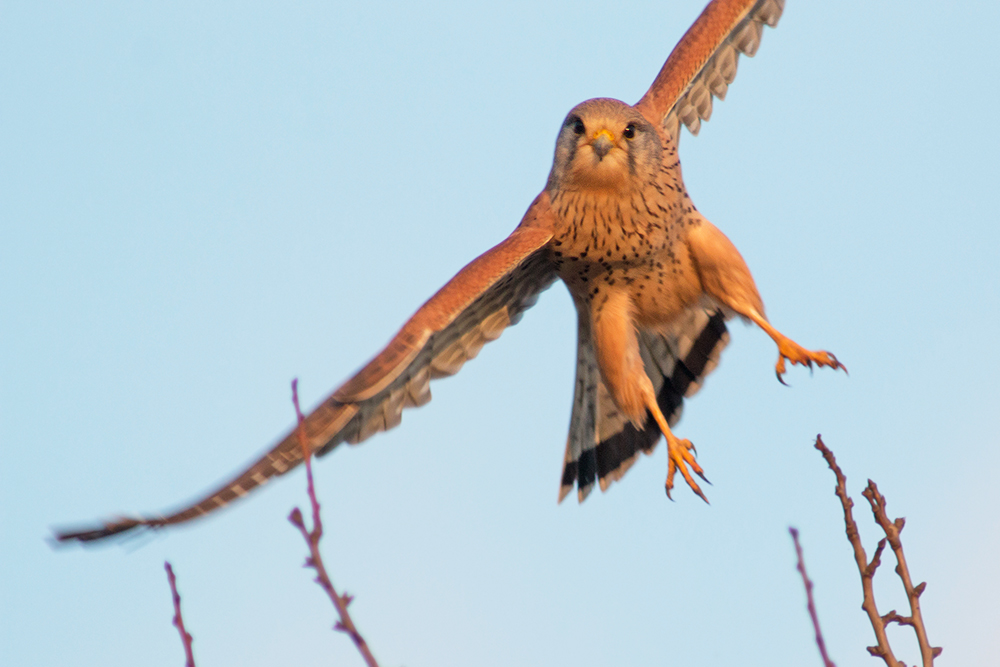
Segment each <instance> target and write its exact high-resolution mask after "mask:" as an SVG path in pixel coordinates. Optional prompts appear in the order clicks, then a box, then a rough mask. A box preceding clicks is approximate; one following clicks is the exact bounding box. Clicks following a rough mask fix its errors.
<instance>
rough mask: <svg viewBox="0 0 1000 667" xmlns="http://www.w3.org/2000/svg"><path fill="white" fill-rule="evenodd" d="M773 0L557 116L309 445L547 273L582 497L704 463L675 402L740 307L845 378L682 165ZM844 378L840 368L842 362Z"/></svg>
mask: <svg viewBox="0 0 1000 667" xmlns="http://www.w3.org/2000/svg"><path fill="white" fill-rule="evenodd" d="M783 8H784V0H712V2H710V3H709V4H708V6H707V7H706V8H705V10H704V11H703V12H702V13H701V15H700V16H699V17H698V19H697V20H696V21H695V22H694V24H693V25H692V26H691V28H690V29H689V30H688V31H687V33H686V34H685V35H684V37H683V38H682V39H681V41H680V42H679V43H678V44H677V46H676V47H675V48H674V50H673V52H672V53H671V54H670V57H669V58H668V59H667V61H666V63H665V64H664V65H663V67H662V69H661V70H660V72H659V74H658V75H657V76H656V79H655V80H654V81H653V84H652V86H650V88H649V90H648V91H647V92H646V94H645V95H643V96H642V99H640V100H639V102H638V103H636V104H635V105H629V104H626V103H624V102H620V101H618V100H613V99H608V98H598V99H592V100H587V101H586V102H583V103H581V104H579V105H577V106H576V107H574V108H573V109H572V110H570V112H569V114H568V115H567V116H566V119H565V120H564V121H563V123H562V125H561V126H560V128H559V133H558V135H557V138H556V149H555V159H554V160H553V164H552V171H551V172H550V174H549V177H548V181H547V182H546V184H545V188H544V189H543V190H542V192H541V193H540V194H539V195H538V196H537V197H536V198H535V200H534V201H533V202H532V203H531V205H530V206H529V207H528V210H527V212H526V213H525V215H524V218H523V219H522V220H521V223H520V224H519V225H518V226H517V228H516V229H515V230H514V231H513V232H512V233H511V234H510V236H508V237H507V238H506V239H504V240H503V241H502V242H501V243H500V244H499V245H497V246H495V247H493V248H491V249H490V250H488V251H486V252H485V253H484V254H482V255H480V256H479V257H477V258H476V259H475V260H473V261H472V262H471V263H470V264H468V265H467V266H466V267H465V268H463V269H462V270H461V271H459V272H458V274H457V275H456V276H455V277H454V278H452V279H451V280H450V281H449V282H448V283H447V284H446V285H445V286H444V287H442V288H441V289H440V290H439V291H438V292H437V293H436V294H435V295H434V296H432V297H431V298H430V300H428V301H427V302H426V303H425V304H424V305H423V306H421V307H420V309H419V310H417V312H416V313H415V314H414V315H413V316H412V317H411V318H410V319H409V321H407V322H406V323H405V324H404V325H403V327H402V329H400V330H399V332H398V333H397V334H396V335H395V336H394V337H393V338H392V340H391V341H389V344H388V345H386V347H385V349H383V350H382V351H381V352H379V353H378V354H377V355H376V356H375V358H374V359H372V360H371V361H370V362H369V363H368V364H367V365H366V366H364V367H363V368H362V369H361V370H360V371H358V373H357V374H356V375H355V376H354V377H352V378H351V379H349V380H347V382H345V383H344V384H343V385H341V386H340V387H339V388H338V389H336V390H335V391H334V392H333V393H332V394H330V396H329V397H327V398H326V399H325V400H324V401H323V402H322V403H320V405H319V406H318V407H317V408H316V409H315V410H313V412H312V413H311V414H309V415H308V416H307V417H306V419H305V421H304V422H303V424H302V426H301V428H302V429H303V430H304V433H305V437H306V442H307V446H308V447H309V448H310V450H311V451H312V453H314V454H317V455H319V456H322V455H324V454H326V453H328V452H330V451H332V450H333V449H334V448H336V447H337V445H339V444H340V443H342V442H348V443H358V442H361V441H363V440H366V439H367V438H368V437H370V436H371V435H373V434H375V433H377V432H379V431H383V430H387V429H390V428H392V427H394V426H396V425H398V424H399V423H400V418H401V413H402V410H403V409H404V408H408V407H415V406H420V405H424V404H425V403H427V402H428V401H429V400H430V397H431V395H430V386H429V385H430V381H431V380H433V379H436V378H440V377H445V376H448V375H453V374H455V373H456V372H458V370H459V369H460V368H461V367H462V365H463V364H464V363H465V362H466V361H468V360H469V359H472V358H473V357H474V356H476V354H477V353H478V352H479V350H480V348H482V346H483V345H484V344H485V343H487V342H489V341H492V340H495V339H496V338H498V337H499V336H500V334H501V333H502V332H503V330H504V329H505V328H506V327H508V326H511V325H513V324H515V323H516V322H517V321H518V320H519V319H520V317H521V315H522V314H523V312H524V311H525V310H526V309H527V308H529V307H530V306H531V305H532V304H534V302H535V301H536V299H537V298H538V295H539V293H541V292H542V291H543V290H545V289H546V288H548V287H549V286H550V285H551V284H552V283H553V282H554V281H555V280H556V279H557V278H558V279H561V280H562V281H563V282H564V283H565V284H566V286H567V288H568V289H569V292H570V294H571V295H572V297H573V302H574V304H575V306H576V311H577V328H578V341H577V367H576V385H575V390H574V395H573V406H572V413H571V416H570V427H569V437H568V438H567V442H566V455H565V461H564V463H563V472H562V478H561V481H560V489H559V500H560V501H561V500H562V499H563V498H565V497H566V495H567V494H568V493H570V492H571V491H572V490H573V488H574V487H575V488H576V490H577V496H578V498H579V500H580V502H582V501H583V500H584V499H585V498H586V497H587V495H588V494H589V493H590V491H591V490H592V489H593V486H594V484H595V482H596V483H597V484H599V485H600V487H601V489H602V490H606V489H607V487H608V485H609V484H611V482H613V481H616V480H618V479H619V478H621V476H622V475H623V474H624V473H625V472H626V471H627V470H628V468H629V467H631V465H632V464H633V463H634V462H635V460H636V458H637V457H638V454H639V453H640V452H645V453H650V452H652V450H653V448H654V447H655V446H656V444H657V442H658V440H659V438H660V435H661V434H662V435H663V436H664V437H665V438H666V442H667V449H668V463H667V479H666V491H667V495H668V496H669V495H670V492H671V489H672V488H673V485H674V475H675V473H676V472H677V471H679V472H680V473H681V475H682V476H683V478H684V481H685V482H686V483H687V485H688V486H689V487H690V488H691V489H692V490H693V491H694V492H695V493H696V494H698V495H699V496H701V497H702V498H703V499H704V498H705V496H704V494H703V493H702V491H701V488H700V487H699V486H698V483H697V482H696V481H695V479H694V477H693V475H692V473H694V474H696V475H699V476H700V477H702V479H704V475H703V470H702V468H701V467H700V466H699V465H698V462H697V460H696V459H695V456H694V447H693V446H692V444H691V442H690V441H688V440H683V439H680V438H678V437H677V436H675V435H674V433H673V431H671V426H672V425H673V424H675V423H676V422H677V420H678V419H679V418H680V411H681V407H682V403H683V399H684V398H685V397H688V396H691V395H692V394H694V393H695V392H696V391H697V390H698V389H699V387H700V386H701V382H702V380H703V379H704V377H705V376H706V375H707V374H708V373H709V372H711V371H712V369H713V368H714V367H715V366H716V364H717V363H718V359H719V354H720V353H721V351H722V348H723V347H725V345H726V343H727V342H728V340H729V336H728V333H727V330H726V324H725V322H726V320H727V319H729V318H731V317H733V316H734V315H738V316H740V317H741V318H743V319H744V320H745V321H747V322H751V323H753V324H756V325H757V326H759V327H760V328H761V329H763V330H764V331H765V332H766V333H767V334H768V335H769V336H770V337H771V338H772V339H773V340H774V342H775V343H776V344H777V347H778V361H777V364H776V367H775V370H776V373H777V375H778V379H779V380H781V379H782V375H783V373H784V372H785V362H786V361H787V362H790V363H792V364H803V365H806V366H809V367H810V368H811V367H812V365H813V364H816V365H817V366H829V367H831V368H833V369H837V368H844V366H843V365H842V364H841V363H840V362H839V361H837V358H836V357H835V356H834V355H832V354H830V353H828V352H824V351H810V350H806V349H805V348H803V347H802V346H800V345H799V344H798V343H796V342H794V341H792V340H791V339H789V338H787V337H786V336H784V335H783V334H781V333H780V332H779V331H778V330H777V329H775V328H774V327H773V326H772V325H771V324H770V323H769V322H768V320H767V318H766V317H765V315H764V304H763V302H762V301H761V297H760V295H759V294H758V292H757V287H756V285H755V284H754V281H753V278H752V277H751V275H750V270H749V269H748V268H747V265H746V263H745V262H744V261H743V258H742V257H741V256H740V254H739V252H738V251H737V250H736V247H735V246H734V245H733V244H732V242H730V241H729V239H728V238H727V237H726V236H725V235H724V234H723V233H722V232H721V231H719V230H718V229H717V228H716V227H715V226H714V225H713V224H712V223H710V222H709V221H708V220H706V219H705V217H704V216H702V215H701V214H700V213H699V212H698V210H697V209H696V208H695V207H694V204H692V202H691V198H690V197H689V196H688V193H687V191H686V189H685V187H684V182H683V180H682V179H681V167H680V162H679V160H678V156H677V145H678V138H679V136H680V128H681V125H684V126H686V127H687V128H688V130H689V131H690V132H691V133H692V134H697V133H698V130H699V129H700V127H701V123H702V122H704V121H707V120H708V119H709V117H710V116H711V113H712V98H713V97H717V98H719V99H723V98H724V97H725V95H726V91H727V90H728V87H729V84H731V83H732V81H733V79H734V77H735V76H736V65H737V60H738V58H739V55H740V54H745V55H747V56H752V55H754V53H756V51H757V48H758V46H759V45H760V40H761V34H762V31H763V27H764V25H768V26H771V27H774V26H776V25H777V23H778V18H779V17H780V16H781V12H782V9H783ZM844 370H846V369H844ZM302 459H303V450H302V447H301V446H300V444H299V441H298V440H297V438H296V432H295V431H294V430H293V431H292V432H290V433H289V434H288V435H286V436H285V437H284V438H283V439H282V440H281V441H280V442H278V444H276V445H275V446H274V447H273V448H272V449H271V450H270V451H268V452H266V453H264V454H263V455H262V456H261V457H260V458H259V459H258V460H257V461H256V462H254V463H253V464H252V465H250V466H249V467H248V468H247V469H246V470H244V471H242V472H240V473H239V474H238V475H236V477H235V478H234V479H232V480H231V481H229V482H226V483H225V484H222V485H221V486H220V487H219V488H218V489H216V490H215V491H213V492H211V493H210V494H208V495H207V496H205V497H204V498H203V499H202V500H199V501H198V502H196V503H194V504H191V505H189V506H186V507H183V508H180V509H178V510H177V511H174V512H172V513H169V514H167V515H160V516H146V517H136V518H130V517H122V518H117V519H115V520H113V521H110V522H107V523H104V524H103V525H98V526H96V527H93V528H88V529H86V530H67V531H64V532H60V533H58V534H57V536H56V537H57V539H59V540H61V541H81V542H91V541H94V540H101V539H104V538H107V537H111V536H113V535H118V534H121V533H124V532H126V531H130V530H133V529H136V528H140V527H154V528H155V527H162V526H167V525H172V524H177V523H183V522H185V521H189V520H191V519H195V518H197V517H200V516H203V515H205V514H208V513H209V512H212V511H213V510H216V509H219V508H221V507H224V506H225V505H227V504H229V503H230V502H232V501H234V500H236V499H237V498H240V497H242V496H245V495H246V494H248V493H249V492H250V491H252V490H253V489H255V488H257V487H259V486H261V485H262V484H264V483H265V482H267V481H268V480H270V479H271V478H272V477H276V476H279V475H282V474H284V473H286V472H288V471H289V470H291V469H292V468H294V467H295V466H297V465H298V464H299V463H301V462H302Z"/></svg>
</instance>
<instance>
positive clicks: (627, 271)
mask: <svg viewBox="0 0 1000 667" xmlns="http://www.w3.org/2000/svg"><path fill="white" fill-rule="evenodd" d="M557 264H558V265H559V275H560V277H561V278H562V279H563V281H564V282H565V283H566V286H567V287H568V288H569V291H570V293H571V294H572V295H573V298H574V299H575V300H576V301H577V302H578V303H582V304H586V305H588V306H589V307H590V308H591V309H594V308H595V307H596V308H599V307H600V304H601V302H602V301H603V300H605V299H606V298H607V297H608V295H609V294H611V293H616V294H618V293H621V292H623V291H624V292H626V293H627V294H628V295H629V298H630V301H631V303H632V309H631V310H632V312H631V314H632V319H633V321H634V323H635V324H636V326H638V327H639V328H642V329H656V328H660V327H663V326H667V325H669V324H670V323H671V322H673V321H674V320H675V319H676V318H677V317H679V316H680V315H682V314H683V313H684V312H685V311H686V310H687V309H689V308H691V307H692V306H694V305H696V304H698V303H699V302H700V301H701V300H702V297H703V293H702V288H701V281H700V280H699V278H698V274H697V271H696V270H695V268H694V266H693V265H692V263H691V262H690V260H689V259H688V258H687V256H686V254H685V255H684V256H683V258H677V257H676V256H675V254H674V253H671V252H669V251H668V250H664V251H663V252H661V253H657V254H656V255H653V256H651V257H648V258H643V259H641V260H639V261H633V262H630V261H617V262H615V261H612V262H608V261H603V262H589V261H586V260H573V259H568V258H566V257H562V258H560V259H559V261H558V262H557Z"/></svg>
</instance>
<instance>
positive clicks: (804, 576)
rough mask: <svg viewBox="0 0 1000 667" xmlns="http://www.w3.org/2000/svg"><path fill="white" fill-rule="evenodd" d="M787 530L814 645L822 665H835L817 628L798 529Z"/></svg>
mask: <svg viewBox="0 0 1000 667" xmlns="http://www.w3.org/2000/svg"><path fill="white" fill-rule="evenodd" d="M788 532H789V533H791V534H792V541H793V542H795V556H796V557H797V558H798V566H797V567H796V569H797V570H798V571H799V574H801V575H802V585H803V586H805V588H806V608H807V609H809V618H811V619H812V623H813V629H814V630H815V631H816V646H818V647H819V654H820V656H822V658H823V665H824V667H836V665H834V663H833V660H830V656H828V655H827V654H826V642H825V641H823V631H822V630H820V629H819V615H818V614H817V613H816V605H815V603H814V602H813V582H812V580H810V579H809V575H808V574H806V561H805V559H804V558H803V557H802V545H801V544H799V531H798V530H796V529H795V528H792V527H789V528H788Z"/></svg>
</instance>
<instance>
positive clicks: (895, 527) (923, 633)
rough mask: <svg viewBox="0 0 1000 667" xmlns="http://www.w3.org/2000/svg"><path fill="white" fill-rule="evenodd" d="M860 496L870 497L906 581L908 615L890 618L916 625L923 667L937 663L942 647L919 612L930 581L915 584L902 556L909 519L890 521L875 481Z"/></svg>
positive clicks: (903, 579) (876, 517)
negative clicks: (929, 635)
mask: <svg viewBox="0 0 1000 667" xmlns="http://www.w3.org/2000/svg"><path fill="white" fill-rule="evenodd" d="M861 495H863V496H864V497H865V498H867V499H868V504H869V505H871V508H872V514H874V515H875V522H876V523H877V524H878V525H879V526H880V527H881V528H882V530H883V531H884V532H885V537H886V539H887V540H889V546H890V547H892V552H893V553H894V554H895V555H896V574H898V575H899V578H900V579H901V580H902V581H903V588H904V589H905V590H906V597H907V598H908V599H909V601H910V615H909V616H899V615H898V614H896V612H895V611H891V612H889V614H887V616H891V617H892V618H891V620H893V621H896V622H897V623H899V624H900V625H909V626H911V627H912V628H913V632H914V633H916V635H917V643H918V644H919V645H920V658H921V660H922V661H923V665H924V667H931V666H932V665H933V664H934V658H936V657H937V656H939V655H941V651H942V650H943V649H942V648H941V647H940V646H931V644H930V641H929V640H928V639H927V629H926V628H925V627H924V618H923V616H922V615H921V613H920V596H921V595H922V594H923V592H924V588H926V586H927V583H926V582H924V583H921V584H918V585H916V586H914V585H913V581H912V580H911V579H910V569H909V568H908V567H907V565H906V557H905V556H904V555H903V543H902V541H901V540H900V539H899V534H900V533H902V532H903V526H904V525H906V520H905V519H903V518H902V517H900V518H898V519H896V520H895V521H889V517H888V515H887V514H886V513H885V505H886V502H885V496H883V495H882V494H881V493H879V490H878V486H876V484H875V482H873V481H871V480H868V487H867V488H866V489H865V490H864V491H862V492H861ZM884 542H885V540H883V541H882V543H884Z"/></svg>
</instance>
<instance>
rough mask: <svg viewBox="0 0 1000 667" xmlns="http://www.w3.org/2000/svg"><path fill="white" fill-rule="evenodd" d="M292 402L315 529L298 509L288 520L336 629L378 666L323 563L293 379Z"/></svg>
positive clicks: (347, 597)
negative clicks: (306, 553)
mask: <svg viewBox="0 0 1000 667" xmlns="http://www.w3.org/2000/svg"><path fill="white" fill-rule="evenodd" d="M292 403H294V404H295V414H296V416H297V417H298V420H299V426H298V438H299V444H300V445H301V446H302V458H303V460H304V461H305V464H306V482H307V490H308V493H309V502H310V504H311V505H312V519H313V528H312V530H307V529H306V525H305V521H304V520H303V519H302V512H301V511H300V510H299V508H298V507H296V508H295V509H293V510H292V513H291V514H290V515H288V520H289V521H291V522H292V525H293V526H295V527H296V528H298V529H299V532H300V533H302V538H303V539H304V540H305V541H306V544H307V545H308V546H309V556H308V557H307V558H306V563H305V566H306V567H311V568H312V569H313V570H315V571H316V579H315V581H316V583H317V584H319V585H320V587H321V588H322V589H323V590H324V591H326V594H327V595H328V596H329V598H330V600H331V601H332V602H333V606H334V607H335V608H336V609H337V614H338V615H339V616H340V620H339V621H337V624H336V625H335V626H334V629H335V630H339V631H340V632H343V633H345V634H346V635H347V636H348V637H350V638H351V641H353V642H354V645H355V646H356V647H357V648H358V651H359V652H360V653H361V657H363V658H364V659H365V663H366V664H367V665H368V667H378V663H377V662H376V661H375V657H374V656H373V655H372V652H371V650H370V649H369V648H368V643H367V642H366V641H365V640H364V637H362V636H361V633H360V632H358V629H357V628H356V627H355V626H354V621H353V620H351V614H350V613H349V612H348V611H347V606H348V605H349V604H351V600H352V599H353V598H352V597H351V596H350V595H348V594H346V593H345V594H344V595H338V594H337V591H336V589H334V587H333V582H332V581H330V576H329V575H328V574H327V572H326V566H325V565H324V564H323V556H322V555H321V554H320V552H319V541H320V538H322V537H323V522H322V520H321V519H320V514H319V501H318V500H317V499H316V489H315V488H314V486H313V474H312V452H311V451H310V450H309V446H308V445H307V444H306V437H305V432H304V431H303V423H304V422H305V417H303V416H302V410H301V409H300V408H299V381H298V379H295V380H292Z"/></svg>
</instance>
